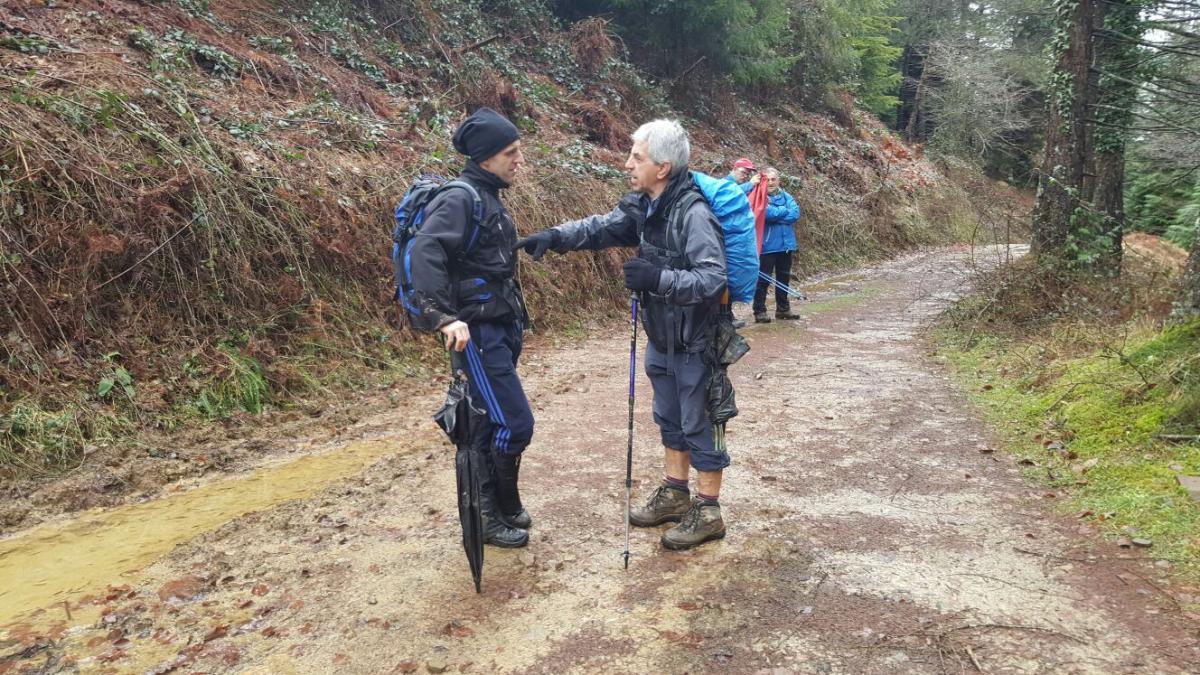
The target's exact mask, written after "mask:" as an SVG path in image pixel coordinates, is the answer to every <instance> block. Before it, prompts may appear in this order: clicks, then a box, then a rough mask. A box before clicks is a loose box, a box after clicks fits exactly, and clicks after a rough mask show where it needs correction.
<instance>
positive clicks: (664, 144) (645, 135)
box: [632, 119, 692, 175]
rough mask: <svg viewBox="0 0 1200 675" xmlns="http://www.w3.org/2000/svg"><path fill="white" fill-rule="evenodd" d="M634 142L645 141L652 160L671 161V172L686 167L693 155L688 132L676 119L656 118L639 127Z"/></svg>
mask: <svg viewBox="0 0 1200 675" xmlns="http://www.w3.org/2000/svg"><path fill="white" fill-rule="evenodd" d="M632 138H633V142H634V143H645V144H646V152H647V153H648V154H649V155H650V161H652V162H654V163H655V164H665V163H666V162H670V163H671V174H672V175H674V174H676V173H678V172H679V171H682V170H683V169H685V168H686V167H687V165H688V159H689V158H690V156H691V152H692V150H691V144H690V143H688V134H687V132H686V131H684V129H683V127H682V126H681V125H680V124H679V122H678V121H676V120H666V119H662V120H654V121H652V122H646V123H645V124H643V125H642V126H640V127H638V129H637V131H635V132H633V135H632Z"/></svg>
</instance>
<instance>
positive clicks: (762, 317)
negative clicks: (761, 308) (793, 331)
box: [754, 312, 771, 323]
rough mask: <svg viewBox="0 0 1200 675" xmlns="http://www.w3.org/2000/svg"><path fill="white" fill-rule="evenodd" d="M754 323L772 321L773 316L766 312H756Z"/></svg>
mask: <svg viewBox="0 0 1200 675" xmlns="http://www.w3.org/2000/svg"><path fill="white" fill-rule="evenodd" d="M754 323H771V317H769V316H767V313H766V312H755V313H754Z"/></svg>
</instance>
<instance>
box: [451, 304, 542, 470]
mask: <svg viewBox="0 0 1200 675" xmlns="http://www.w3.org/2000/svg"><path fill="white" fill-rule="evenodd" d="M468 327H469V328H470V331H471V344H469V345H467V349H466V356H467V375H468V376H469V378H470V385H471V397H472V400H473V401H474V402H475V405H476V406H477V407H481V408H485V409H486V410H487V413H488V421H489V423H490V424H489V426H490V429H491V438H492V449H493V450H494V451H496V452H498V453H500V454H504V455H519V454H521V452H523V451H524V450H525V447H526V446H527V445H529V441H530V439H532V438H533V411H532V410H530V408H529V399H528V398H526V397H525V389H524V388H523V387H522V386H521V380H520V379H519V378H518V377H517V359H519V358H520V357H521V339H522V331H521V324H520V323H519V322H517V321H476V322H474V323H471V324H469V325H468Z"/></svg>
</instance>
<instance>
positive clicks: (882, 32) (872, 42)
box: [849, 15, 903, 119]
mask: <svg viewBox="0 0 1200 675" xmlns="http://www.w3.org/2000/svg"><path fill="white" fill-rule="evenodd" d="M898 20H899V19H898V18H897V17H891V16H880V15H871V16H866V17H863V21H862V24H861V28H860V32H859V33H857V34H851V36H850V38H849V42H850V47H851V48H852V49H853V50H854V56H855V58H856V59H857V61H858V69H857V73H856V79H855V82H854V87H853V92H854V95H855V97H856V98H857V99H858V101H859V103H860V104H861V105H862V106H863V107H864V108H866V109H867V110H870V111H871V112H873V113H875V114H877V115H879V116H881V117H883V118H885V119H887V118H890V117H891V116H892V115H893V114H894V113H895V110H896V106H897V105H899V104H900V98H899V97H898V96H897V92H898V91H899V88H900V72H899V71H898V70H896V60H897V59H898V58H900V52H901V51H903V50H902V49H901V48H900V47H894V46H892V44H891V42H890V41H889V37H888V36H889V34H891V33H892V32H893V31H894V30H895V26H896V22H897V21H898Z"/></svg>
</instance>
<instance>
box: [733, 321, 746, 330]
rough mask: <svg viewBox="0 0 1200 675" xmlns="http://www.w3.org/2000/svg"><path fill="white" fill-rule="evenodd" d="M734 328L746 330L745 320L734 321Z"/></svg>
mask: <svg viewBox="0 0 1200 675" xmlns="http://www.w3.org/2000/svg"><path fill="white" fill-rule="evenodd" d="M733 327H734V328H745V327H746V320H745V319H734V320H733Z"/></svg>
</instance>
